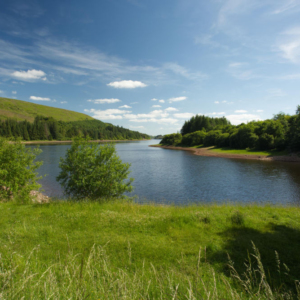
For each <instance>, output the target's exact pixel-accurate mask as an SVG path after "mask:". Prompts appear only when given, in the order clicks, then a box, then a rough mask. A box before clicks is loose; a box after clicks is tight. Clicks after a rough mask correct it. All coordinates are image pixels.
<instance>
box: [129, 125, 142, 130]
mask: <svg viewBox="0 0 300 300" xmlns="http://www.w3.org/2000/svg"><path fill="white" fill-rule="evenodd" d="M129 127H130V128H134V129H142V128H145V127H144V126H133V125H130V126H129Z"/></svg>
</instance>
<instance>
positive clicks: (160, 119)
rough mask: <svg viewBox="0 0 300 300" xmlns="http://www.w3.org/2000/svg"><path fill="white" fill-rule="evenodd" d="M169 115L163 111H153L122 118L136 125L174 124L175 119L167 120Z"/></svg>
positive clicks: (127, 115)
mask: <svg viewBox="0 0 300 300" xmlns="http://www.w3.org/2000/svg"><path fill="white" fill-rule="evenodd" d="M168 116H169V114H168V113H167V112H164V111H163V110H153V111H151V112H150V113H148V114H124V115H123V117H124V118H125V119H128V120H129V121H130V122H136V123H147V122H152V123H158V124H164V123H168V124H175V123H176V122H177V119H174V118H168Z"/></svg>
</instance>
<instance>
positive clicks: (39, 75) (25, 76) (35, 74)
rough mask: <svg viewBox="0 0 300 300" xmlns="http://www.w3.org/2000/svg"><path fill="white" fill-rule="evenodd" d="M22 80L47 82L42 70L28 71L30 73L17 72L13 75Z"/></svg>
mask: <svg viewBox="0 0 300 300" xmlns="http://www.w3.org/2000/svg"><path fill="white" fill-rule="evenodd" d="M11 75H12V76H14V77H16V78H17V79H20V80H25V81H35V80H47V78H46V77H45V76H46V73H45V72H43V71H41V70H35V69H32V70H28V71H15V72H13V73H12V74H11Z"/></svg>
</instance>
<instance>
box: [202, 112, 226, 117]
mask: <svg viewBox="0 0 300 300" xmlns="http://www.w3.org/2000/svg"><path fill="white" fill-rule="evenodd" d="M206 115H208V116H209V115H211V116H221V115H223V116H224V115H225V112H223V111H222V112H212V113H208V114H206Z"/></svg>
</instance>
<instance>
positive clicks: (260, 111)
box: [254, 109, 264, 113]
mask: <svg viewBox="0 0 300 300" xmlns="http://www.w3.org/2000/svg"><path fill="white" fill-rule="evenodd" d="M254 112H258V113H262V112H264V111H263V110H262V109H257V110H254Z"/></svg>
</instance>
